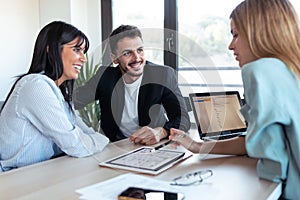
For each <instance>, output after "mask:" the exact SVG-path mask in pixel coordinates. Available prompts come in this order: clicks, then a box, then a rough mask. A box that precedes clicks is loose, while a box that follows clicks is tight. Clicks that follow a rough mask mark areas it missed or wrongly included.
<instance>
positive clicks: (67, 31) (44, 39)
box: [1, 21, 89, 110]
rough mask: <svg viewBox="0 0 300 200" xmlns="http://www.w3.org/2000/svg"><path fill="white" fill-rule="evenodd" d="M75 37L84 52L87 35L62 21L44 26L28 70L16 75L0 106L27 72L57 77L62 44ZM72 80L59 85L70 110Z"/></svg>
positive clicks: (61, 71)
mask: <svg viewBox="0 0 300 200" xmlns="http://www.w3.org/2000/svg"><path fill="white" fill-rule="evenodd" d="M76 38H80V39H79V40H78V44H77V45H76V46H78V47H80V46H81V45H82V44H83V43H84V42H85V44H86V47H85V51H84V53H86V52H87V50H88V48H89V40H88V38H87V36H86V35H85V34H84V33H83V32H81V31H80V30H78V29H77V28H76V27H74V26H72V25H71V24H67V23H65V22H62V21H54V22H51V23H49V24H47V25H46V26H44V28H42V30H41V31H40V32H39V34H38V37H37V39H36V42H35V46H34V52H33V57H32V61H31V65H30V68H29V70H28V72H27V73H25V74H22V75H20V76H18V77H17V80H16V82H15V83H14V85H13V86H12V88H11V90H10V91H9V93H8V95H7V97H6V99H5V101H4V103H3V105H2V108H3V107H4V105H5V104H6V102H7V100H8V98H9V96H10V95H11V93H12V91H13V90H14V88H15V85H16V83H17V82H18V81H19V80H20V79H21V78H22V77H24V76H26V75H28V74H34V73H43V74H45V75H46V76H48V77H49V78H51V79H52V80H53V81H56V80H57V79H59V78H60V77H61V76H62V74H63V70H64V67H63V62H62V57H61V52H62V48H63V45H64V44H67V43H69V42H71V41H73V40H74V39H76ZM74 81H75V80H66V81H65V82H63V83H62V84H61V85H60V86H59V88H60V90H61V92H62V94H63V96H64V98H65V100H66V101H67V102H68V104H69V107H70V109H71V110H72V106H71V101H72V95H73V87H74ZM2 108H1V110H2Z"/></svg>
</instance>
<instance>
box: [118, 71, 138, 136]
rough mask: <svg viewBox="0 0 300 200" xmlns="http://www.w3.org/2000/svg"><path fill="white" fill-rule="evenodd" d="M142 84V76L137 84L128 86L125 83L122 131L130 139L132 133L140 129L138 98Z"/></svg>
mask: <svg viewBox="0 0 300 200" xmlns="http://www.w3.org/2000/svg"><path fill="white" fill-rule="evenodd" d="M123 81H124V79H123ZM141 82H142V76H140V77H139V78H138V79H137V80H136V81H135V82H133V83H131V84H127V83H125V81H124V85H125V102H124V109H123V113H122V119H121V125H120V130H121V131H122V133H123V134H124V136H126V137H130V135H131V134H132V133H134V132H135V131H137V130H138V129H139V128H140V126H139V119H138V96H139V88H140V86H141Z"/></svg>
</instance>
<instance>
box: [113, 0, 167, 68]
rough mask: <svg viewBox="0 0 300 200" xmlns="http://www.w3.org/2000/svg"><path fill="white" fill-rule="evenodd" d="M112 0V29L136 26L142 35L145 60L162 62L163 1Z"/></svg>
mask: <svg viewBox="0 0 300 200" xmlns="http://www.w3.org/2000/svg"><path fill="white" fill-rule="evenodd" d="M142 1H143V3H141V0H126V1H124V0H112V13H113V21H112V25H113V29H115V28H117V27H118V26H120V25H121V24H129V25H134V26H137V27H138V28H139V29H140V30H141V32H142V35H143V40H144V43H145V54H146V57H147V60H149V61H152V62H154V63H157V64H163V45H164V44H163V41H164V39H163V37H164V34H163V29H164V20H163V19H164V1H162V0H151V1H145V0H142Z"/></svg>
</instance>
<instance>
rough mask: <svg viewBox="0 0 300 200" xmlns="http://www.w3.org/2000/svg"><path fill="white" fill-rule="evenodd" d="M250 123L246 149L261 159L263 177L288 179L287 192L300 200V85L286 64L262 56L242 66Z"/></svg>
mask: <svg viewBox="0 0 300 200" xmlns="http://www.w3.org/2000/svg"><path fill="white" fill-rule="evenodd" d="M242 78H243V84H244V89H245V100H246V104H245V105H244V106H243V107H242V109H241V112H242V114H243V115H244V117H245V119H246V121H247V122H248V129H247V136H246V149H247V152H248V155H249V156H251V157H255V158H258V159H259V162H258V164H257V172H258V175H259V177H261V178H265V179H268V180H271V181H275V182H281V181H283V182H286V187H285V190H284V191H283V192H284V193H283V195H284V197H285V198H288V199H300V190H299V188H300V88H299V83H298V81H297V79H296V78H295V76H294V75H293V73H292V72H291V71H290V70H289V69H288V68H287V66H286V65H285V63H283V62H282V61H281V60H279V59H275V58H262V59H259V60H257V61H254V62H251V63H248V64H246V65H244V66H243V67H242Z"/></svg>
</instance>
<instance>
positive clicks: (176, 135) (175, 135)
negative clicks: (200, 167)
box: [169, 128, 201, 153]
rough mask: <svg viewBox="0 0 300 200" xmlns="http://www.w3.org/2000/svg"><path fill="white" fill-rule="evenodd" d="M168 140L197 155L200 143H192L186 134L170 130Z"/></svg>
mask: <svg viewBox="0 0 300 200" xmlns="http://www.w3.org/2000/svg"><path fill="white" fill-rule="evenodd" d="M169 139H170V140H172V141H175V142H176V143H177V144H179V145H182V146H184V147H185V148H186V149H188V150H189V151H191V152H193V153H199V149H200V147H201V143H198V142H196V141H194V140H193V139H192V138H191V137H190V136H189V135H188V134H187V133H185V132H184V131H181V130H178V129H175V128H171V129H170V136H169Z"/></svg>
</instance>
